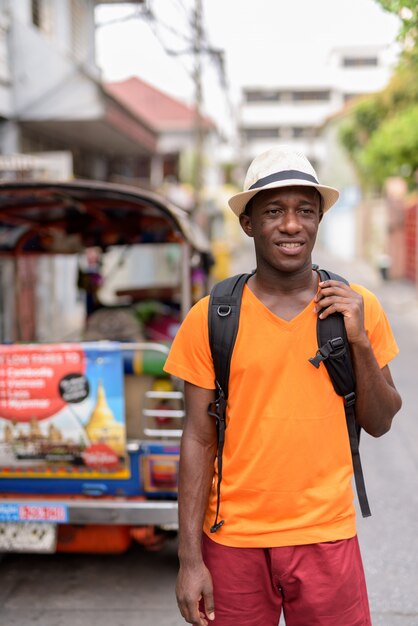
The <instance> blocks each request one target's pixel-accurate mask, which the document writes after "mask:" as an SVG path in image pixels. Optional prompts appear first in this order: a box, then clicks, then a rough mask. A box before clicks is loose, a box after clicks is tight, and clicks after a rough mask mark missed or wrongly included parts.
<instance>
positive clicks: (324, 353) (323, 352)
mask: <svg viewBox="0 0 418 626" xmlns="http://www.w3.org/2000/svg"><path fill="white" fill-rule="evenodd" d="M342 348H344V340H343V338H342V337H335V338H334V339H328V341H327V343H325V344H324V345H323V346H321V347H320V348H319V349H318V351H317V353H316V355H315V356H314V357H312V358H311V359H309V363H312V365H313V366H314V367H316V368H317V369H318V367H319V366H320V364H321V363H322V361H325V359H328V357H329V356H330V355H331V354H334V353H335V352H338V351H339V350H341V349H342Z"/></svg>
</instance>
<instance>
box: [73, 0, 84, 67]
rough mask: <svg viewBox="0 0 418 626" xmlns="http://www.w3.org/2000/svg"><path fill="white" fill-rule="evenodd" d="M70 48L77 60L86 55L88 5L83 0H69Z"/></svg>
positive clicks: (81, 59)
mask: <svg viewBox="0 0 418 626" xmlns="http://www.w3.org/2000/svg"><path fill="white" fill-rule="evenodd" d="M70 6H71V49H72V51H73V54H74V56H75V57H76V59H78V60H79V61H85V60H86V57H87V55H88V24H87V20H88V7H87V4H86V2H85V0H71V5H70Z"/></svg>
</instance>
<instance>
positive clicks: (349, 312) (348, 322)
mask: <svg viewBox="0 0 418 626" xmlns="http://www.w3.org/2000/svg"><path fill="white" fill-rule="evenodd" d="M315 303H316V305H315V313H318V312H320V313H319V317H320V319H325V318H326V317H328V315H331V314H332V313H342V315H343V317H344V325H345V329H346V332H347V338H348V341H349V342H350V343H351V344H355V343H364V342H368V339H367V335H366V331H365V328H364V304H363V297H362V296H361V295H360V294H358V293H357V292H356V291H354V290H353V289H351V287H350V286H349V285H346V284H345V283H341V282H339V281H337V280H325V281H323V282H320V283H319V286H318V293H317V294H316V296H315Z"/></svg>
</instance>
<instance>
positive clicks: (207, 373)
mask: <svg viewBox="0 0 418 626" xmlns="http://www.w3.org/2000/svg"><path fill="white" fill-rule="evenodd" d="M351 287H352V288H353V289H355V290H356V291H357V292H358V293H360V294H361V295H362V296H363V298H364V303H365V327H366V330H367V333H368V336H369V339H370V341H371V344H372V347H373V350H374V353H375V356H376V359H377V361H378V363H379V365H380V367H384V366H385V365H386V364H387V363H388V362H389V361H390V360H391V359H392V358H393V357H394V356H395V355H396V354H397V353H398V347H397V345H396V342H395V339H394V337H393V334H392V331H391V328H390V326H389V323H388V321H387V318H386V316H385V314H384V312H383V309H382V307H381V306H380V304H379V302H378V300H377V299H376V297H375V296H374V295H373V294H372V293H371V292H369V291H368V290H367V289H365V288H363V287H360V286H358V285H351ZM313 308H314V303H313V301H312V302H311V303H310V304H309V305H308V306H307V307H306V308H305V309H304V310H303V311H302V312H301V313H299V315H297V316H296V317H295V318H293V319H292V320H291V321H285V320H283V319H281V318H279V317H277V316H276V315H275V314H274V313H272V312H271V311H270V310H269V309H268V308H267V307H266V306H265V305H264V304H263V303H262V302H261V301H260V300H258V298H257V297H256V296H255V295H254V294H253V293H252V291H251V290H250V288H249V287H248V286H247V285H246V286H245V288H244V293H243V298H242V304H241V315H240V324H239V330H238V335H237V339H236V343H235V347H234V352H233V356H232V361H231V373H230V381H229V400H228V406H227V415H226V424H227V427H226V435H225V447H224V452H223V471H222V486H221V502H220V516H219V519H223V520H225V523H224V525H223V526H222V527H221V528H220V529H219V530H218V531H217V532H216V533H213V534H210V532H209V528H210V526H211V525H212V524H213V522H214V519H215V510H216V481H217V476H216V475H215V480H214V482H213V486H212V491H211V495H210V498H209V505H208V509H207V513H206V518H205V523H204V531H205V532H206V533H207V534H210V537H211V539H213V540H214V541H216V542H218V543H220V544H223V545H227V546H234V547H248V548H251V547H276V546H290V545H301V544H308V543H317V542H322V541H334V540H338V539H346V538H349V537H353V536H354V535H355V533H356V528H355V509H354V504H353V498H354V496H353V490H352V486H351V481H352V476H353V469H352V461H351V452H350V444H349V439H348V435H347V426H346V421H345V413H344V406H343V400H342V398H341V397H339V396H337V394H336V393H335V392H334V390H333V387H332V383H331V381H330V378H329V376H328V374H327V371H326V369H325V367H324V366H323V365H321V366H320V367H319V369H316V368H315V367H313V366H312V365H311V363H309V361H308V359H309V358H310V357H312V356H314V355H315V353H316V350H317V338H316V314H315V313H314V311H313ZM165 369H166V371H167V372H169V373H170V374H173V375H174V376H177V377H179V378H182V379H184V380H186V381H188V382H190V383H192V384H194V385H197V386H199V387H203V388H205V389H213V388H214V387H215V384H214V370H213V362H212V357H211V353H210V346H209V339H208V298H207V297H206V298H203V299H202V300H200V301H199V302H198V303H197V304H196V305H195V306H194V307H193V308H192V309H191V310H190V311H189V313H188V315H187V317H186V319H185V320H184V322H183V324H182V326H181V327H180V329H179V331H178V333H177V335H176V337H175V340H174V342H173V345H172V348H171V351H170V354H169V356H168V358H167V361H166V364H165ZM215 472H216V467H215Z"/></svg>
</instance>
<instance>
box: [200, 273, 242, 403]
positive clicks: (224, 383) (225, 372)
mask: <svg viewBox="0 0 418 626" xmlns="http://www.w3.org/2000/svg"><path fill="white" fill-rule="evenodd" d="M250 276H251V274H237V275H236V276H232V277H230V278H226V279H225V280H222V281H221V282H219V283H217V284H216V285H214V287H213V288H212V291H211V294H210V298H209V343H210V348H211V351H212V358H213V365H214V368H215V379H216V384H217V386H218V388H221V389H222V391H223V393H224V396H225V399H226V398H227V397H228V381H229V370H230V364H231V357H232V352H233V349H234V345H235V339H236V337H237V333H238V325H239V315H240V308H241V299H242V292H243V290H244V286H245V283H246V282H247V280H248V279H249V277H250Z"/></svg>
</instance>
